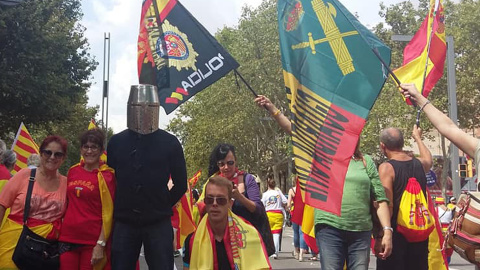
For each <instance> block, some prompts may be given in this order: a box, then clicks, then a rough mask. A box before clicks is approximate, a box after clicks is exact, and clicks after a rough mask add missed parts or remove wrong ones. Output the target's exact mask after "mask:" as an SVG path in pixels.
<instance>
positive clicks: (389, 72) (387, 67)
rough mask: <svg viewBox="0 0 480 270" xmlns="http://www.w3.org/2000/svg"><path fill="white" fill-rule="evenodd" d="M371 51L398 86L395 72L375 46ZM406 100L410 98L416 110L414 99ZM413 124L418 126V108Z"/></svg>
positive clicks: (398, 81)
mask: <svg viewBox="0 0 480 270" xmlns="http://www.w3.org/2000/svg"><path fill="white" fill-rule="evenodd" d="M372 51H373V53H374V54H375V55H376V56H377V58H378V60H380V62H382V65H383V66H384V67H385V68H386V69H387V71H388V74H390V75H391V76H392V78H393V80H394V81H395V82H396V83H397V86H398V87H400V84H401V82H400V80H399V79H398V77H397V75H395V73H393V71H392V70H391V69H390V67H389V66H388V65H387V64H386V63H385V61H383V59H382V57H381V56H380V54H379V53H378V50H377V48H375V47H374V48H372ZM408 100H410V102H411V103H412V105H413V109H414V110H416V108H417V103H416V102H415V101H413V100H412V99H411V98H408ZM415 124H416V125H417V127H420V109H418V111H417V117H416V120H415Z"/></svg>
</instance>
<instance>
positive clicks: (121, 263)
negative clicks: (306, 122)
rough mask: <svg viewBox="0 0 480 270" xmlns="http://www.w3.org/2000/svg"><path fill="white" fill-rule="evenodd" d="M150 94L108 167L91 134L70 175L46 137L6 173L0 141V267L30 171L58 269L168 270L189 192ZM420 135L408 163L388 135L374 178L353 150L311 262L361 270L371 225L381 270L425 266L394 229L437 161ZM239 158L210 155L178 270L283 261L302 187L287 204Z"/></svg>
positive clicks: (179, 154) (478, 152) (433, 113)
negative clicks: (55, 245) (142, 266)
mask: <svg viewBox="0 0 480 270" xmlns="http://www.w3.org/2000/svg"><path fill="white" fill-rule="evenodd" d="M401 87H402V89H403V91H404V95H405V96H406V97H407V98H411V99H412V100H414V101H415V102H416V103H417V104H418V106H420V107H421V109H422V110H423V111H424V112H425V113H426V115H427V117H428V118H429V119H430V121H431V122H432V123H433V125H434V126H435V127H436V128H437V129H438V130H439V132H440V133H441V134H442V135H444V136H445V137H447V138H448V139H450V140H451V141H452V142H453V143H454V144H456V145H457V146H458V147H459V148H460V149H462V150H463V151H464V152H465V153H467V154H468V155H470V156H473V157H475V160H476V162H477V168H478V164H479V163H480V162H479V161H480V142H479V141H478V139H476V138H473V137H471V136H469V135H467V134H466V133H464V132H463V131H461V130H460V129H458V128H457V127H456V125H454V124H453V123H452V122H451V121H450V119H449V118H448V117H446V116H445V115H444V114H443V113H441V112H440V111H438V110H437V109H436V108H435V107H434V106H433V105H431V103H430V102H429V101H428V100H427V99H426V98H424V97H423V96H422V95H420V94H419V93H418V91H417V90H416V89H415V87H414V86H413V85H411V84H403V85H401ZM156 96H157V90H156V88H155V87H153V86H149V85H139V86H132V89H131V92H130V97H129V101H128V110H127V115H128V121H127V126H128V129H126V130H124V131H122V132H120V133H118V134H116V135H114V136H113V137H112V138H111V139H110V141H109V142H108V147H107V148H108V160H107V162H105V161H104V160H102V159H101V155H102V154H103V153H104V150H105V141H106V140H105V135H104V133H103V132H102V131H100V130H98V129H92V130H89V131H86V132H85V133H83V134H82V135H81V136H80V138H79V139H80V146H81V147H80V155H81V157H82V159H81V161H80V162H79V163H78V164H76V165H73V166H72V167H71V168H70V169H69V171H68V174H67V176H63V175H62V174H60V172H59V168H60V166H61V165H62V164H63V163H64V161H65V159H66V154H67V141H66V140H65V139H64V138H62V137H60V136H56V135H51V136H48V137H46V138H45V139H44V140H43V141H42V143H41V145H40V148H39V150H40V154H39V155H32V158H31V159H30V161H29V164H28V165H29V166H28V167H27V168H25V169H22V170H20V171H19V172H17V173H16V174H15V175H14V176H13V177H12V176H11V174H10V171H11V170H12V168H13V165H14V164H15V154H14V153H13V152H12V151H9V150H6V147H5V143H4V142H3V141H1V140H0V190H1V193H0V220H3V222H2V223H3V224H2V227H0V269H16V265H15V263H14V261H13V260H12V254H13V252H14V250H15V247H16V245H17V241H18V238H19V236H20V233H21V231H22V228H23V225H24V222H23V215H24V210H25V200H26V196H27V192H26V191H27V186H28V183H29V178H30V176H31V175H33V176H34V188H33V192H32V194H31V204H30V211H29V213H28V219H27V222H26V223H25V224H26V225H27V226H28V227H29V228H30V229H31V230H32V231H34V232H35V233H36V234H38V235H40V236H42V237H44V238H46V239H55V240H58V242H59V252H60V257H59V262H60V269H115V270H117V269H126V270H127V269H128V270H131V269H137V268H138V258H139V254H140V250H141V248H142V246H143V248H144V255H145V259H146V262H147V264H148V267H149V269H174V268H175V265H174V247H173V245H172V243H173V239H174V232H173V230H172V224H171V220H170V219H171V216H172V207H173V206H174V205H175V204H176V203H177V202H178V201H179V199H180V198H181V197H182V196H183V194H184V193H185V192H186V189H187V173H186V164H185V158H184V154H183V150H182V146H181V144H180V142H179V141H178V139H177V138H176V137H175V136H173V135H171V134H169V133H167V132H165V131H163V130H161V129H159V128H158V115H159V103H158V97H157V98H155V97H156ZM255 102H256V103H257V104H258V105H259V106H260V107H263V108H266V109H267V110H268V111H269V112H270V114H271V115H272V117H273V118H274V119H275V120H276V121H277V123H278V124H279V125H280V127H282V128H283V129H284V130H285V131H286V132H287V133H289V134H291V133H292V124H291V122H290V120H289V119H288V118H287V117H286V116H285V115H283V114H282V113H281V111H280V110H279V109H278V108H276V107H275V105H274V104H273V103H272V102H271V101H270V100H269V99H268V98H267V97H265V96H258V97H257V98H256V99H255ZM421 135H422V134H421V130H420V129H419V128H418V127H417V126H414V127H413V131H412V138H413V139H414V140H415V142H416V144H417V145H418V149H419V156H418V157H414V156H413V157H412V155H409V154H408V153H407V152H405V151H404V149H403V147H404V140H405V139H404V136H403V134H402V132H401V131H400V130H399V129H397V128H386V129H384V130H383V131H382V132H381V134H380V142H379V144H380V149H381V151H382V153H383V154H384V155H385V156H386V157H387V159H388V160H387V161H386V162H384V163H382V164H381V165H380V166H379V168H378V170H377V167H376V165H375V163H374V162H373V160H372V158H371V157H370V156H369V155H366V154H363V153H362V152H361V151H360V146H359V145H360V143H357V146H356V149H355V151H354V153H353V154H352V157H351V159H350V161H349V165H348V170H347V173H346V176H345V184H344V189H343V195H342V199H341V215H340V216H337V215H334V214H332V213H330V212H327V211H324V210H320V209H315V212H314V216H313V217H312V218H313V220H314V229H315V239H316V247H317V248H318V251H319V253H318V255H317V254H312V259H313V258H314V259H317V256H318V257H319V260H320V264H321V267H322V269H328V270H330V269H332V270H337V269H338V270H340V269H344V267H346V269H352V270H353V269H368V265H369V258H370V250H371V239H372V232H374V231H372V230H373V227H374V220H376V219H378V225H379V226H380V227H379V228H380V229H378V230H376V231H375V232H374V233H373V235H374V240H375V247H374V252H375V255H376V256H377V269H388V270H395V269H402V270H403V269H419V270H420V269H421V270H424V269H428V240H423V241H416V242H411V241H409V240H408V236H406V235H405V233H404V232H403V231H400V230H399V229H397V228H398V224H397V223H398V216H399V215H401V213H400V212H401V202H402V198H403V195H404V194H405V190H406V189H408V188H407V187H408V186H409V185H410V184H411V179H412V178H414V179H416V181H417V183H418V186H419V190H421V191H422V192H423V193H421V194H426V177H425V173H426V172H428V171H429V169H430V168H431V166H432V156H431V154H430V152H429V150H428V148H427V147H426V146H425V144H424V143H423V141H422V139H421ZM236 151H238V150H237V149H236V148H235V147H234V146H233V145H231V144H227V143H221V144H218V145H217V146H216V147H215V148H214V149H213V151H212V152H211V154H210V158H209V168H208V180H207V182H206V183H205V185H204V188H203V192H201V194H200V195H199V194H196V198H195V206H194V209H195V214H194V220H195V223H196V225H197V229H196V231H195V232H193V233H192V234H190V235H189V236H188V237H187V238H186V240H185V241H184V243H182V245H183V262H184V269H271V268H272V267H271V264H270V260H269V257H270V258H273V259H277V258H278V257H279V251H280V249H281V238H282V229H283V228H284V226H285V223H286V217H287V216H290V215H291V214H292V213H294V212H295V211H296V209H295V205H294V201H295V197H297V196H299V192H300V191H299V190H297V187H296V186H295V185H292V186H293V187H292V188H291V189H289V191H288V194H287V196H285V195H284V194H283V193H282V191H281V190H280V189H278V188H277V187H276V181H275V179H274V178H273V176H272V175H268V177H267V180H266V183H267V189H266V190H265V192H264V193H263V194H262V193H261V192H260V188H259V185H258V184H257V182H256V180H255V177H254V176H253V175H252V174H250V173H247V172H245V171H242V170H240V169H239V165H238V164H237V157H236ZM240 151H241V149H240ZM169 181H170V183H171V184H170V185H168V183H169ZM294 182H295V181H294ZM423 196H424V195H423ZM372 201H373V204H372ZM436 203H437V208H436V209H437V210H436V211H437V212H438V216H439V219H440V222H441V223H442V224H445V225H444V227H445V226H448V224H449V223H450V221H451V220H452V218H453V212H454V211H453V209H452V207H451V206H450V207H447V206H445V201H444V200H443V198H437V199H436ZM451 203H455V202H454V199H453V200H452V201H451ZM425 213H427V214H428V212H425ZM372 217H373V218H372ZM292 227H293V232H294V234H293V245H294V251H293V256H294V257H295V259H297V260H299V261H302V260H303V257H304V255H305V254H307V253H308V252H312V253H313V251H310V250H313V248H312V247H309V246H308V245H307V244H306V242H305V241H304V237H303V233H302V230H301V224H297V223H295V222H293V224H292Z"/></svg>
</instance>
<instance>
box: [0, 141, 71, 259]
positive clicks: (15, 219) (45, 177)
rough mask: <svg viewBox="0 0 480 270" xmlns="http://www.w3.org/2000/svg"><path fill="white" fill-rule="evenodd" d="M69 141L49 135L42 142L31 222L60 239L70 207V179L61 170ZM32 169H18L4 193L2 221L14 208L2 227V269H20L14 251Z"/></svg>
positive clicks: (42, 233)
mask: <svg viewBox="0 0 480 270" xmlns="http://www.w3.org/2000/svg"><path fill="white" fill-rule="evenodd" d="M66 154H67V141H66V140H65V139H64V138H62V137H59V136H48V137H47V138H45V140H43V142H42V144H41V145H40V157H41V158H40V166H39V167H38V168H37V169H36V174H35V183H34V186H33V191H32V197H31V198H32V199H31V203H30V213H29V215H28V220H27V225H28V227H29V228H30V229H31V230H32V231H33V232H34V233H36V234H38V235H40V236H42V237H45V238H47V239H57V238H58V235H59V228H60V221H61V218H62V216H63V214H64V213H65V209H66V190H67V179H66V177H65V176H63V175H61V174H60V173H59V172H58V169H59V168H60V166H61V165H62V164H63V162H64V161H65V156H66ZM31 170H32V169H30V168H25V169H22V170H20V171H19V172H17V173H16V174H15V175H14V176H13V177H12V178H11V179H10V180H9V181H8V182H7V184H6V185H5V187H4V188H3V190H2V192H1V193H0V220H1V219H3V217H4V215H5V210H6V209H8V208H10V209H11V211H10V214H9V215H8V218H7V220H6V221H5V224H4V225H3V227H2V228H1V229H0V239H1V241H0V269H17V266H16V265H15V263H14V262H13V261H12V255H13V251H14V250H15V246H16V245H17V242H18V238H19V237H20V234H21V232H22V228H23V212H24V208H25V198H26V193H27V188H28V183H29V178H30V174H31Z"/></svg>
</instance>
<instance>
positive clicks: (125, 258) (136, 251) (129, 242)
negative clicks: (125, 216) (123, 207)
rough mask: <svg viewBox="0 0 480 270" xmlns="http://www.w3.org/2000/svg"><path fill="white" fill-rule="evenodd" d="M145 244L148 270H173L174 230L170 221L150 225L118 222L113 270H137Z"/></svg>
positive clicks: (115, 232) (115, 227) (114, 233)
mask: <svg viewBox="0 0 480 270" xmlns="http://www.w3.org/2000/svg"><path fill="white" fill-rule="evenodd" d="M142 244H143V248H144V253H145V260H146V261H147V264H148V269H155V270H157V269H168V270H172V269H173V229H172V223H171V221H170V218H166V219H164V220H162V221H160V222H158V223H155V224H152V225H148V226H139V225H131V224H126V223H121V222H118V221H117V222H115V224H114V226H113V235H112V269H113V270H135V269H136V266H137V260H138V256H139V255H140V249H141V248H142Z"/></svg>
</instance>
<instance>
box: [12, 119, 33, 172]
mask: <svg viewBox="0 0 480 270" xmlns="http://www.w3.org/2000/svg"><path fill="white" fill-rule="evenodd" d="M12 151H13V152H15V154H16V155H17V163H15V167H14V168H13V170H12V174H16V173H17V172H18V171H20V170H21V169H23V168H26V167H27V159H28V157H30V155H31V154H38V153H39V150H38V145H37V144H36V143H35V141H33V139H32V136H30V133H29V132H28V130H27V127H26V126H25V125H24V124H23V122H22V123H21V124H20V127H19V128H18V132H17V136H16V137H15V140H14V141H13V144H12Z"/></svg>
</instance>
